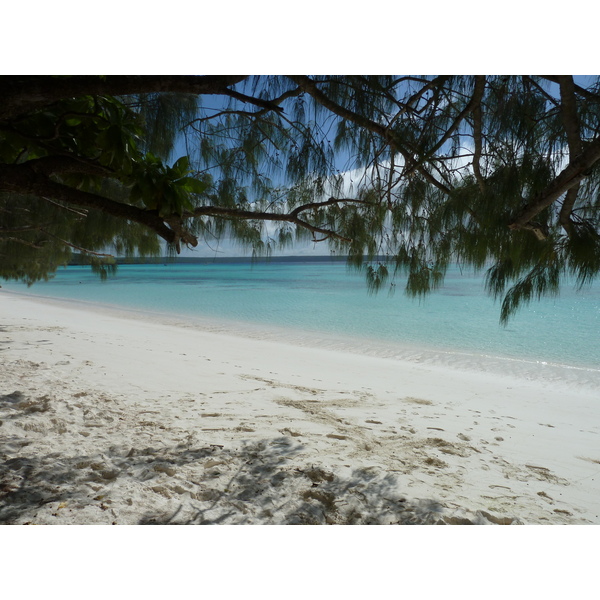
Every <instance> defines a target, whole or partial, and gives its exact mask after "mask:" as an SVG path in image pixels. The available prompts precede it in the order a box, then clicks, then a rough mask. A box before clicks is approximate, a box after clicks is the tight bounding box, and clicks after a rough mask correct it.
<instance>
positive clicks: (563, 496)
mask: <svg viewBox="0 0 600 600" xmlns="http://www.w3.org/2000/svg"><path fill="white" fill-rule="evenodd" d="M0 315H1V316H0V369H1V375H0V421H1V425H0V453H1V456H0V522H1V523H19V524H24V523H38V524H87V523H102V524H111V523H117V524H137V523H229V524H252V523H256V524H258V523H278V524H292V523H382V524H391V523H482V524H488V523H500V524H504V523H506V524H509V523H515V524H518V523H524V524H533V523H539V524H560V523H570V524H586V523H588V524H589V523H600V503H599V502H598V498H600V396H599V393H598V389H597V388H594V386H591V385H587V384H585V382H584V384H582V385H574V384H573V382H572V381H571V382H564V383H561V382H560V381H557V380H556V379H552V380H549V381H544V379H543V378H539V379H537V380H532V379H525V378H519V377H516V376H514V375H506V374H499V373H496V374H494V373H490V372H477V371H474V370H471V371H467V370H461V369H456V368H450V367H448V366H441V365H434V364H418V363H416V362H411V361H403V360H395V359H391V358H378V357H374V356H360V355H359V354H356V353H347V352H343V351H334V350H325V349H319V348H311V347H309V346H306V345H305V346H297V345H293V344H287V343H282V342H278V341H274V340H260V339H252V338H249V337H244V336H236V335H230V334H225V333H222V332H217V333H216V332H214V331H208V330H206V329H203V328H201V327H198V326H188V327H186V326H185V324H180V325H179V326H176V325H168V324H165V323H160V322H157V321H151V320H144V319H139V318H125V317H123V316H122V315H118V314H110V313H108V312H107V311H99V310H92V309H90V308H89V307H85V306H82V305H75V304H70V305H69V304H66V303H63V304H60V303H58V302H47V301H43V300H33V299H30V298H25V297H23V296H20V295H17V294H13V293H8V292H4V291H2V292H1V293H0ZM540 368H541V367H540Z"/></svg>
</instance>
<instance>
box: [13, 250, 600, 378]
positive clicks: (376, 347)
mask: <svg viewBox="0 0 600 600" xmlns="http://www.w3.org/2000/svg"><path fill="white" fill-rule="evenodd" d="M3 287H4V288H5V289H8V290H13V291H18V292H20V293H27V294H31V295H36V296H39V295H41V296H48V297H56V298H66V299H71V300H80V301H86V302H93V303H95V304H105V305H110V306H114V307H120V308H127V309H135V310H143V311H149V312H153V313H162V314H164V315H168V316H171V317H181V318H184V319H190V320H193V319H194V318H205V319H206V318H209V319H214V320H216V321H223V322H229V323H231V322H232V321H238V322H241V323H244V324H245V325H247V326H248V327H249V328H250V329H253V330H254V331H255V332H258V331H260V330H263V331H264V333H265V335H274V333H273V332H274V331H275V329H277V328H284V329H285V330H286V331H287V332H288V334H289V335H292V336H295V337H296V338H297V339H298V340H299V341H301V340H302V339H303V338H305V337H306V336H309V337H311V336H312V338H313V339H318V340H320V341H321V342H322V343H323V344H325V345H327V346H329V347H339V346H344V345H345V344H346V345H349V346H353V347H354V349H358V350H362V351H364V352H365V353H370V354H377V355H386V356H392V355H393V356H398V357H414V356H415V352H418V351H419V350H426V351H427V352H428V353H429V354H428V356H432V355H433V354H436V355H438V359H439V358H440V357H443V359H444V360H442V362H451V363H460V362H461V361H462V363H464V364H468V363H469V361H472V360H475V359H478V358H480V357H486V358H488V359H501V360H507V359H510V360H513V361H524V362H525V363H526V364H531V363H534V364H548V365H566V366H571V367H578V368H583V369H586V370H589V369H592V370H597V369H598V370H600V285H599V284H598V283H596V284H595V285H593V286H592V287H589V288H586V289H584V290H583V291H581V292H576V291H575V290H574V289H573V288H572V287H565V288H564V289H563V290H562V292H561V295H560V296H559V297H557V298H551V299H543V300H541V301H540V302H534V303H532V304H531V305H529V306H526V307H524V308H523V309H521V310H520V312H519V313H518V314H517V315H516V316H515V317H514V318H513V319H512V320H511V321H510V323H509V325H508V326H507V327H502V326H500V324H499V314H500V304H499V303H498V302H494V301H493V300H492V299H491V298H490V297H488V296H487V295H486V294H485V292H484V289H483V277H482V276H481V275H473V274H468V273H461V271H460V270H459V269H457V268H456V269H451V270H450V271H449V272H448V275H447V277H446V281H445V285H444V286H443V288H442V289H440V290H439V291H437V292H435V293H433V294H432V295H431V296H429V297H428V298H426V299H425V300H424V301H421V302H419V301H416V300H413V299H409V298H407V297H406V296H405V295H404V293H403V291H402V288H403V282H402V281H401V280H397V286H396V288H395V289H396V291H395V293H394V294H392V295H390V294H389V293H388V292H387V291H383V292H380V293H379V294H378V295H370V294H369V293H368V291H367V288H366V284H365V280H364V275H362V274H360V273H356V272H353V271H349V270H348V269H347V267H346V265H345V264H344V263H343V262H334V261H323V262H312V261H298V262H290V261H286V262H277V261H272V262H268V263H258V264H249V263H248V262H226V263H222V262H206V263H204V264H178V263H174V264H167V265H121V266H119V269H118V272H117V275H116V276H115V277H112V278H110V279H109V280H108V281H104V282H102V281H100V280H99V278H98V277H97V276H95V275H93V274H92V273H91V272H90V270H89V268H88V267H68V268H66V269H61V270H59V271H58V273H57V275H56V277H55V278H53V279H52V280H50V281H48V282H42V283H37V284H35V285H34V286H32V287H31V288H27V287H26V286H25V285H23V284H17V283H14V282H3ZM267 332H271V333H270V334H268V333H267ZM350 340H351V341H350ZM400 347H401V348H403V351H402V352H400V351H399V350H398V348H400Z"/></svg>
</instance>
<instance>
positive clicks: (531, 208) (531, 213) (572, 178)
mask: <svg viewBox="0 0 600 600" xmlns="http://www.w3.org/2000/svg"><path fill="white" fill-rule="evenodd" d="M599 159H600V138H596V139H595V140H594V141H593V142H591V143H590V144H588V145H587V147H586V148H585V150H584V151H583V152H582V153H581V154H580V155H579V156H577V157H575V158H572V159H571V162H570V163H569V164H568V165H567V166H566V167H565V168H564V169H563V170H562V171H561V172H560V173H559V174H558V176H557V177H555V178H554V180H553V181H552V182H551V183H550V184H549V185H548V186H546V189H544V190H543V191H542V192H541V193H540V194H538V195H537V196H536V197H535V198H534V199H533V200H532V201H531V202H530V203H529V204H527V205H526V206H525V207H524V208H523V209H522V210H521V212H520V213H519V214H518V215H517V217H516V218H515V219H514V220H513V222H512V223H511V224H510V225H509V228H510V229H529V228H530V227H528V224H529V221H531V219H533V218H534V217H535V216H536V215H537V214H539V213H540V212H541V211H542V210H544V208H547V207H548V206H550V205H551V204H552V203H553V202H555V201H556V200H558V198H560V196H562V194H564V193H565V192H567V191H568V190H570V189H571V188H572V187H574V186H576V185H577V184H579V183H580V182H581V181H582V180H583V179H584V178H585V177H586V174H587V171H588V170H589V169H590V168H591V167H592V166H593V165H594V163H595V162H597V161H598V160H599Z"/></svg>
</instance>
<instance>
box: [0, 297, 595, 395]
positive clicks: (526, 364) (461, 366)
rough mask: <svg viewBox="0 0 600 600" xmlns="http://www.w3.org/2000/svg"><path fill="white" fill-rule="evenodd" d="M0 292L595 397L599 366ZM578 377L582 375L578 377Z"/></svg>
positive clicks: (153, 321)
mask: <svg viewBox="0 0 600 600" xmlns="http://www.w3.org/2000/svg"><path fill="white" fill-rule="evenodd" d="M1 293H4V294H6V295H8V296H13V297H16V298H21V299H23V300H31V301H33V302H38V303H42V304H44V305H53V306H56V307H59V308H60V307H72V308H74V309H76V310H77V309H80V310H85V311H89V312H93V313H100V314H104V315H107V316H113V317H116V318H122V319H126V320H127V319H131V320H135V321H142V322H147V323H156V324H162V325H167V326H172V327H179V328H184V329H188V330H195V331H200V332H210V333H220V334H224V335H233V336H236V337H243V338H247V339H253V340H259V341H274V342H280V343H283V344H286V345H293V346H298V347H307V348H318V349H322V350H331V351H335V352H342V353H349V354H355V355H363V356H370V357H373V358H384V359H392V360H398V361H402V362H408V363H417V364H432V365H434V366H436V365H437V366H445V367H448V368H451V369H453V370H458V371H466V372H486V373H492V374H496V375H497V374H510V375H513V376H515V377H518V378H525V379H530V380H539V381H548V380H549V379H550V380H552V381H553V382H554V383H557V384H559V385H560V384H561V383H564V384H566V385H569V386H571V385H577V386H586V387H590V388H591V389H595V390H598V391H599V392H600V366H598V367H594V366H592V365H591V364H571V363H560V362H554V361H550V360H546V361H542V360H536V359H533V358H530V357H516V356H509V355H502V354H493V353H481V352H479V353H478V352H469V351H467V350H464V349H461V348H450V347H434V346H427V345H424V344H415V343H410V342H403V343H401V342H394V341H389V340H382V339H378V338H366V337H357V336H352V335H344V334H340V333H336V334H331V333H329V332H325V333H322V332H319V331H316V330H306V329H303V328H300V327H296V326H289V327H285V326H281V325H273V324H265V323H259V322H251V321H242V320H235V319H225V318H220V317H212V316H199V315H192V314H185V313H168V312H160V311H152V310H147V309H136V308H133V307H129V306H126V305H116V304H106V303H100V302H91V301H89V300H80V299H72V298H60V297H57V296H44V295H38V294H27V293H22V292H18V291H14V290H5V289H3V290H1V292H0V294H1ZM511 367H512V368H511ZM578 375H582V376H583V378H582V377H581V376H578Z"/></svg>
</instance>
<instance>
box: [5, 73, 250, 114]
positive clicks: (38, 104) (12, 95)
mask: <svg viewBox="0 0 600 600" xmlns="http://www.w3.org/2000/svg"><path fill="white" fill-rule="evenodd" d="M246 78H247V76H246V75H204V76H186V75H109V76H106V77H99V76H94V75H84V76H82V75H75V76H73V77H52V76H45V75H44V76H12V75H7V76H3V77H1V78H0V119H11V118H15V117H18V116H20V115H23V114H26V113H30V112H31V111H33V110H37V109H39V108H42V107H44V106H48V105H51V104H53V103H55V102H58V101H59V100H63V99H64V98H76V97H78V96H85V95H92V96H98V95H109V96H127V95H131V94H141V93H156V92H179V93H185V94H224V95H227V94H228V93H229V92H231V90H229V89H228V86H231V85H235V84H236V83H240V82H241V81H244V79H246Z"/></svg>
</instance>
